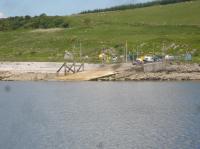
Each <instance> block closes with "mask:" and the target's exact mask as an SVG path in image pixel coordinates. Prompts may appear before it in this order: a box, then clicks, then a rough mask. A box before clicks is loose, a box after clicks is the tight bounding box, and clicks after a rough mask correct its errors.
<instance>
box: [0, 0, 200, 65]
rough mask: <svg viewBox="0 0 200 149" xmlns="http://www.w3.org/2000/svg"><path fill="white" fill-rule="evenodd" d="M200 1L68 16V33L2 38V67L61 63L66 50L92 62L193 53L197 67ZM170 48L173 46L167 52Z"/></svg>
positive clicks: (0, 34) (25, 33)
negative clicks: (110, 55) (103, 56)
mask: <svg viewBox="0 0 200 149" xmlns="http://www.w3.org/2000/svg"><path fill="white" fill-rule="evenodd" d="M199 8H200V1H193V2H184V3H178V4H170V5H165V6H152V7H146V8H139V9H134V10H124V11H114V12H105V13H92V14H83V15H73V16H66V17H64V19H65V20H66V21H67V22H68V23H69V26H70V28H68V29H53V30H52V29H50V30H28V29H27V30H16V31H7V32H0V61H5V60H11V61H62V60H63V54H64V51H65V50H72V49H73V48H74V50H75V51H78V50H79V41H81V43H82V49H83V55H88V56H89V57H90V58H91V60H96V59H97V57H98V54H99V53H100V51H101V49H102V48H113V49H115V50H116V52H117V53H118V54H123V49H124V46H125V42H126V41H127V42H128V50H129V51H131V52H135V51H136V49H139V51H141V53H152V52H153V51H155V52H156V53H157V54H161V53H162V50H161V49H162V47H163V45H164V46H165V47H169V48H168V50H167V51H166V53H172V54H182V53H185V52H186V51H192V53H193V55H194V61H198V62H200V19H199V18H200V9H199ZM170 45H171V46H170Z"/></svg>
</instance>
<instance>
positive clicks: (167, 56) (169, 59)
mask: <svg viewBox="0 0 200 149" xmlns="http://www.w3.org/2000/svg"><path fill="white" fill-rule="evenodd" d="M165 60H168V61H173V60H175V57H174V56H172V55H166V56H165Z"/></svg>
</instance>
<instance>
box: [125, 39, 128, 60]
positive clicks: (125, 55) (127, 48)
mask: <svg viewBox="0 0 200 149" xmlns="http://www.w3.org/2000/svg"><path fill="white" fill-rule="evenodd" d="M127 51H128V44H127V41H126V54H125V56H126V57H125V58H126V59H125V60H126V63H127V61H128V60H127Z"/></svg>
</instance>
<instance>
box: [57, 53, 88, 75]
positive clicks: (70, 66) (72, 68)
mask: <svg viewBox="0 0 200 149" xmlns="http://www.w3.org/2000/svg"><path fill="white" fill-rule="evenodd" d="M64 60H65V62H64V63H63V65H62V66H61V67H60V68H59V69H58V70H57V74H59V72H60V71H61V70H62V68H64V75H66V74H67V73H70V72H72V73H77V72H81V71H84V61H82V59H81V62H80V63H78V64H77V63H76V61H75V53H71V52H69V51H65V55H64ZM67 61H69V62H70V63H67Z"/></svg>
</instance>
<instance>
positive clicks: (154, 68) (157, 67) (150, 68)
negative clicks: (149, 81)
mask: <svg viewBox="0 0 200 149" xmlns="http://www.w3.org/2000/svg"><path fill="white" fill-rule="evenodd" d="M143 67H144V72H159V71H163V70H165V64H164V63H162V62H156V63H148V64H144V66H143Z"/></svg>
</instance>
